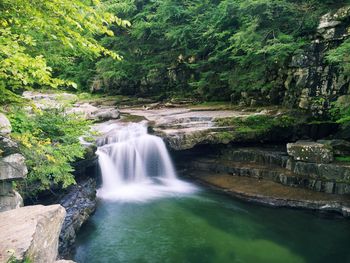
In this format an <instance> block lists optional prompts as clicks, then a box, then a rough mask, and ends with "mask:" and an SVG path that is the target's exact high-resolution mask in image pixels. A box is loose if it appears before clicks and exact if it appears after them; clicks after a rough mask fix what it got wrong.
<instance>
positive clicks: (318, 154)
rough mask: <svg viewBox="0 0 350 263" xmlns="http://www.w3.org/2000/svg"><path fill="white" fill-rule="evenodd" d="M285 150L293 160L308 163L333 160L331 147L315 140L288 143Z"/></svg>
mask: <svg viewBox="0 0 350 263" xmlns="http://www.w3.org/2000/svg"><path fill="white" fill-rule="evenodd" d="M287 152H288V154H289V155H290V156H292V157H293V158H294V160H295V161H303V162H309V163H330V162H332V161H333V150H332V147H330V146H328V145H325V144H321V143H317V142H309V141H298V142H296V143H288V144H287Z"/></svg>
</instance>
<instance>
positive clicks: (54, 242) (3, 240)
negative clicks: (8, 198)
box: [0, 205, 66, 263]
mask: <svg viewBox="0 0 350 263" xmlns="http://www.w3.org/2000/svg"><path fill="white" fill-rule="evenodd" d="M65 214H66V213H65V210H64V208H63V207H62V206H60V205H52V206H42V205H36V206H27V207H23V208H19V209H15V210H11V211H6V212H2V213H0V233H1V235H0V262H8V260H9V259H10V258H11V257H12V258H14V259H16V260H18V261H21V262H22V260H29V261H30V262H35V263H52V262H55V260H56V258H57V248H58V236H59V232H60V230H61V226H62V223H63V220H64V217H65ZM11 262H13V261H11ZM16 262H17V261H16Z"/></svg>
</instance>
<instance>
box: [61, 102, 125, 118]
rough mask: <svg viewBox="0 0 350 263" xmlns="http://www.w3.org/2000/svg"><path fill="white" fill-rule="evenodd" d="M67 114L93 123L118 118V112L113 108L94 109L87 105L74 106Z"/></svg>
mask: <svg viewBox="0 0 350 263" xmlns="http://www.w3.org/2000/svg"><path fill="white" fill-rule="evenodd" d="M67 113H69V114H72V113H73V114H79V115H82V116H83V117H84V118H85V119H88V120H94V121H105V120H112V119H118V118H119V117H120V112H119V110H118V109H116V108H114V107H95V106H93V105H91V104H89V103H83V104H75V105H74V107H73V108H71V109H69V110H68V111H67Z"/></svg>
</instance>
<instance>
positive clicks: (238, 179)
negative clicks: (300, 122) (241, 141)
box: [178, 142, 350, 217]
mask: <svg viewBox="0 0 350 263" xmlns="http://www.w3.org/2000/svg"><path fill="white" fill-rule="evenodd" d="M302 145H303V146H302ZM300 147H301V149H299V148H300ZM320 147H321V149H323V147H324V150H320ZM295 148H297V149H298V151H294V150H295ZM291 149H294V150H291ZM332 151H333V150H332V149H331V148H328V144H327V146H324V145H322V144H321V145H320V144H318V143H312V142H298V143H296V144H292V145H289V147H288V151H287V147H285V146H283V145H275V146H273V145H260V146H254V147H253V146H242V145H230V146H226V147H221V148H220V149H219V150H217V151H216V153H215V154H214V152H213V151H212V152H211V153H210V154H209V155H208V154H204V155H200V154H191V152H187V153H185V154H186V155H185V157H184V159H186V161H185V162H184V161H182V160H184V159H182V158H181V157H179V158H178V162H179V163H181V165H180V168H181V169H184V170H185V172H184V173H185V174H188V175H189V176H190V177H192V178H195V179H196V180H198V181H199V182H203V183H205V184H206V185H210V186H213V187H216V188H219V189H222V190H224V191H225V192H227V193H229V194H231V195H233V196H236V197H238V198H241V199H245V200H248V201H255V202H259V203H263V204H267V205H272V206H277V207H292V208H304V209H312V210H318V211H328V212H336V213H338V214H341V215H343V216H344V217H349V216H350V214H349V212H350V180H349V175H350V173H349V172H350V164H349V163H341V162H333V163H327V162H326V161H328V160H329V159H332V158H333V155H331V152H332ZM327 154H328V155H327ZM191 156H192V157H191ZM322 158H326V159H322ZM301 159H304V160H301Z"/></svg>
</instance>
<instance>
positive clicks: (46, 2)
mask: <svg viewBox="0 0 350 263" xmlns="http://www.w3.org/2000/svg"><path fill="white" fill-rule="evenodd" d="M0 10H1V13H0V97H1V101H0V103H6V102H9V101H12V100H13V98H15V96H14V94H13V92H16V90H23V89H29V88H36V87H43V86H45V87H51V88H56V87H58V86H72V87H74V88H76V84H75V83H73V82H72V81H68V80H66V79H65V80H63V79H60V78H57V77H55V76H54V75H55V74H57V71H61V72H62V71H64V70H65V68H66V67H67V66H70V69H71V68H72V67H73V65H74V62H75V60H76V59H77V58H79V57H83V58H84V59H92V58H95V57H97V56H101V55H103V56H110V57H112V58H113V59H120V56H119V55H118V54H117V53H115V52H113V51H110V50H109V49H107V48H105V47H103V46H102V45H101V44H100V43H99V42H98V41H97V40H96V39H95V36H96V35H108V36H112V35H114V33H113V31H112V30H110V28H109V25H111V24H113V23H115V24H117V25H119V26H129V25H130V23H129V22H127V21H124V20H121V19H120V18H118V17H116V16H114V15H112V14H111V13H108V12H105V10H104V5H103V4H101V3H100V2H99V1H98V0H94V1H85V0H60V1H58V0H53V1H51V0H33V1H27V0H15V1H14V0H0Z"/></svg>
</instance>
